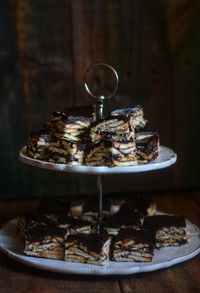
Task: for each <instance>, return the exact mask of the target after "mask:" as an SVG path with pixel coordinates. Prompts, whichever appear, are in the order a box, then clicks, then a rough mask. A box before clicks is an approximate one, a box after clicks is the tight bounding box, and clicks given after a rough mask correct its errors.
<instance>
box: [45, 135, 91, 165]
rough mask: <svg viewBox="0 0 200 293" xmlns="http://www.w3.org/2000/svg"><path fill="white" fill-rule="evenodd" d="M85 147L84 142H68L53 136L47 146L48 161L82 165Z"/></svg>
mask: <svg viewBox="0 0 200 293" xmlns="http://www.w3.org/2000/svg"><path fill="white" fill-rule="evenodd" d="M85 148H86V144H85V143H83V142H70V141H67V140H65V139H61V138H58V137H55V136H54V137H52V140H51V143H50V146H49V162H51V163H57V164H68V165H70V166H77V165H82V164H83V162H84V156H85Z"/></svg>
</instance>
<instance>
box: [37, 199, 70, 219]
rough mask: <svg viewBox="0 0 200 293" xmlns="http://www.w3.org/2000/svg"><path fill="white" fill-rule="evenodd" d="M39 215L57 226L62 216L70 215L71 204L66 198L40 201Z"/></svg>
mask: <svg viewBox="0 0 200 293" xmlns="http://www.w3.org/2000/svg"><path fill="white" fill-rule="evenodd" d="M38 213H40V214H42V215H43V216H45V217H46V218H48V219H49V220H50V221H51V222H52V224H56V223H57V220H58V218H59V217H60V216H69V215H70V202H69V201H68V200H67V199H65V198H51V199H45V198H44V199H43V200H41V201H40V204H39V207H38Z"/></svg>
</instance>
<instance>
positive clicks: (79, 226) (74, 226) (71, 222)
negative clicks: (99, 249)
mask: <svg viewBox="0 0 200 293" xmlns="http://www.w3.org/2000/svg"><path fill="white" fill-rule="evenodd" d="M57 226H58V227H60V228H68V231H69V234H77V233H84V234H89V233H91V232H92V225H91V223H89V222H86V221H83V220H81V219H79V218H75V217H69V216H61V217H60V218H58V220H57Z"/></svg>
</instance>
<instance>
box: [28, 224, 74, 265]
mask: <svg viewBox="0 0 200 293" xmlns="http://www.w3.org/2000/svg"><path fill="white" fill-rule="evenodd" d="M67 234H68V231H67V229H64V228H58V227H54V226H37V227H34V228H32V229H29V230H28V231H27V233H26V237H25V248H24V253H25V254H26V255H30V256H36V257H44V258H51V259H60V260H63V259H64V243H65V240H66V237H67Z"/></svg>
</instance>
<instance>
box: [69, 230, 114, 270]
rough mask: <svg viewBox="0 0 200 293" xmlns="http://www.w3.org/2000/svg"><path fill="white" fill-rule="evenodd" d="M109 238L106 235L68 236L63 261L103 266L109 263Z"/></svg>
mask: <svg viewBox="0 0 200 293" xmlns="http://www.w3.org/2000/svg"><path fill="white" fill-rule="evenodd" d="M110 243H111V237H110V236H109V235H108V234H107V233H99V234H89V235H85V234H75V235H69V236H68V238H67V241H66V243H65V261H72V262H79V263H88V264H94V265H105V264H106V263H107V262H108V261H109V252H110Z"/></svg>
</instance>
